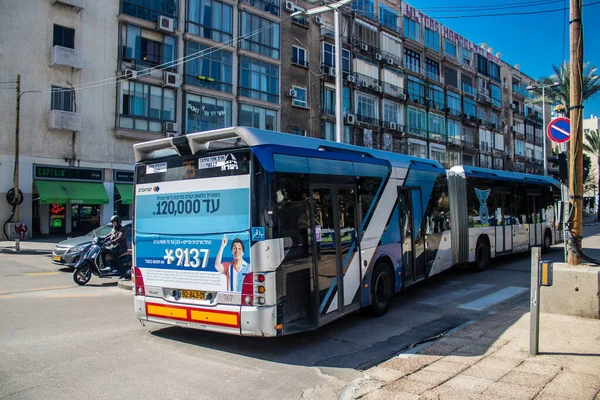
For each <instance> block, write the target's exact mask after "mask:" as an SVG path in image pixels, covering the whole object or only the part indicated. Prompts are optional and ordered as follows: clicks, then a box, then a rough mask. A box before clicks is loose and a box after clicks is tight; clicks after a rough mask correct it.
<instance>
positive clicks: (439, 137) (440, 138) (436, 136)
mask: <svg viewBox="0 0 600 400" xmlns="http://www.w3.org/2000/svg"><path fill="white" fill-rule="evenodd" d="M429 140H435V141H437V142H443V143H446V142H447V141H448V137H447V136H446V134H444V133H435V132H429Z"/></svg>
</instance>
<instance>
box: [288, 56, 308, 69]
mask: <svg viewBox="0 0 600 400" xmlns="http://www.w3.org/2000/svg"><path fill="white" fill-rule="evenodd" d="M292 64H294V65H299V66H301V67H306V68H308V61H307V60H305V59H302V58H296V57H292Z"/></svg>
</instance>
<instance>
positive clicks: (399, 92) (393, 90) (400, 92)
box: [383, 82, 405, 99]
mask: <svg viewBox="0 0 600 400" xmlns="http://www.w3.org/2000/svg"><path fill="white" fill-rule="evenodd" d="M383 93H385V94H387V95H389V96H394V97H397V98H399V99H401V98H404V96H405V95H404V89H403V88H401V87H400V86H396V85H392V84H391V83H387V82H384V83H383Z"/></svg>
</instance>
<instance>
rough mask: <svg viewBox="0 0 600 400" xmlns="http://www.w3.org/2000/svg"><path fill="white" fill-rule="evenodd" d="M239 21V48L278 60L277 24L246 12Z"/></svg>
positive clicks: (242, 13) (243, 12)
mask: <svg viewBox="0 0 600 400" xmlns="http://www.w3.org/2000/svg"><path fill="white" fill-rule="evenodd" d="M240 21H241V22H240V27H241V28H240V36H241V37H242V43H241V48H242V49H244V50H248V51H252V52H254V53H258V54H262V55H263V56H267V57H271V58H274V59H276V60H279V36H280V34H279V24H278V23H276V22H272V21H269V20H268V19H265V18H261V17H259V16H258V15H254V14H250V13H248V12H246V11H242V12H241V13H240ZM259 32H260V33H259Z"/></svg>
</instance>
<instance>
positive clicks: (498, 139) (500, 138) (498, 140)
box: [494, 133, 504, 152]
mask: <svg viewBox="0 0 600 400" xmlns="http://www.w3.org/2000/svg"><path fill="white" fill-rule="evenodd" d="M494 149H496V150H500V151H502V152H503V151H504V135H503V134H501V133H496V134H494Z"/></svg>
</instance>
